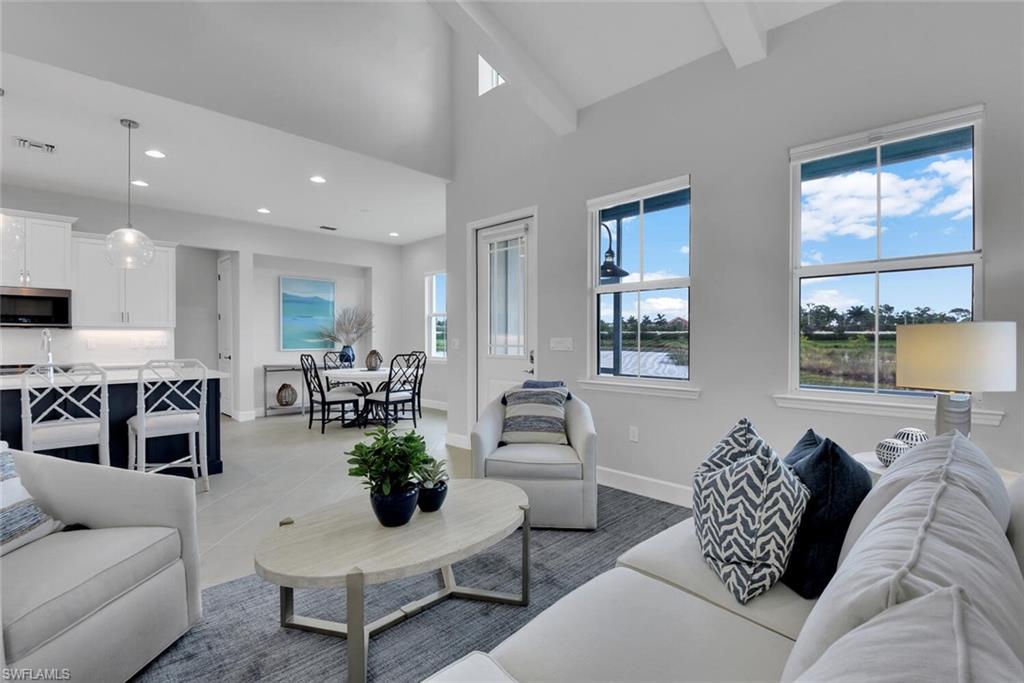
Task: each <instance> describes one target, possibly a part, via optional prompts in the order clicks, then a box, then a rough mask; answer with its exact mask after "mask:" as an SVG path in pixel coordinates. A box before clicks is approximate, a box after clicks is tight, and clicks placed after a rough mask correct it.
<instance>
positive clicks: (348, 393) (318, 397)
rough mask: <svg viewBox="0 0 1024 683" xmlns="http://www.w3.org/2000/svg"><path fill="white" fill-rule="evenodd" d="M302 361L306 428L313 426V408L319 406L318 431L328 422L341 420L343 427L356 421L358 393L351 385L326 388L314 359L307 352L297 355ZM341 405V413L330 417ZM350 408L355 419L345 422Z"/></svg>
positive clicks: (323, 428) (321, 430) (324, 427)
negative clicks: (306, 401) (307, 401)
mask: <svg viewBox="0 0 1024 683" xmlns="http://www.w3.org/2000/svg"><path fill="white" fill-rule="evenodd" d="M299 361H300V362H301V363H302V379H303V381H304V383H305V385H306V394H307V395H308V396H309V425H308V426H307V427H306V429H312V428H313V412H314V409H315V408H316V407H317V406H319V407H320V433H321V434H323V433H324V431H325V430H326V429H327V423H328V422H341V425H342V426H343V427H348V426H351V425H352V424H354V423H355V422H356V421H358V418H359V394H358V393H357V392H356V390H355V389H353V388H351V387H339V388H335V389H330V390H327V389H325V388H324V384H323V382H322V381H321V379H320V371H319V370H318V369H317V366H316V360H315V359H314V358H313V356H311V355H310V354H308V353H304V354H302V355H301V356H300V357H299ZM336 406H340V407H341V415H339V416H336V417H331V412H332V410H333V409H334V408H335V407H336ZM349 408H351V409H352V412H353V413H354V417H355V420H353V421H350V422H347V423H346V422H345V416H346V413H347V410H348V409H349Z"/></svg>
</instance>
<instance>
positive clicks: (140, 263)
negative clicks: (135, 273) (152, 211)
mask: <svg viewBox="0 0 1024 683" xmlns="http://www.w3.org/2000/svg"><path fill="white" fill-rule="evenodd" d="M121 125H122V126H124V127H125V128H127V129H128V222H127V223H126V224H125V226H124V227H123V228H119V229H117V230H114V231H113V232H112V233H110V234H109V235H107V251H106V255H107V263H109V264H110V265H112V266H114V267H116V268H128V269H134V268H145V267H147V266H148V265H149V264H150V263H152V262H153V255H154V254H155V252H154V250H153V240H151V239H149V238H148V237H146V234H145V233H143V232H142V231H140V230H136V229H135V228H133V227H132V130H134V129H136V128H138V127H139V123H138V121H132V120H131V119H121Z"/></svg>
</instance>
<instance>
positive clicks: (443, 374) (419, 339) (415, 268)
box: [402, 235, 451, 407]
mask: <svg viewBox="0 0 1024 683" xmlns="http://www.w3.org/2000/svg"><path fill="white" fill-rule="evenodd" d="M443 270H445V236H444V235H438V236H437V237H431V238H430V239H426V240H421V241H419V242H413V243H412V244H406V245H405V246H403V247H402V278H403V285H402V291H403V292H404V293H405V299H404V301H403V306H404V310H405V320H404V323H405V324H404V326H403V328H402V339H403V340H404V342H405V348H406V349H409V350H412V349H420V350H425V349H424V347H425V346H426V341H427V339H426V334H427V333H426V329H427V325H426V321H427V318H426V304H427V291H426V275H427V273H436V272H438V271H443ZM448 287H449V291H450V290H451V284H450V283H449V285H448ZM423 400H424V401H426V402H427V404H430V403H433V404H434V405H435V406H437V407H441V405H446V404H447V402H448V364H447V362H446V361H437V360H430V361H428V367H427V374H426V375H425V376H424V381H423Z"/></svg>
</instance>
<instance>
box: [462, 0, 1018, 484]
mask: <svg viewBox="0 0 1024 683" xmlns="http://www.w3.org/2000/svg"><path fill="white" fill-rule="evenodd" d="M1022 29H1024V6H1022V5H1021V4H1016V3H1015V4H1009V3H1007V4H986V5H982V4H970V5H967V4H940V3H927V4H925V3H913V4H888V3H886V4H883V3H841V4H839V5H836V6H833V7H829V8H827V9H824V10H822V11H820V12H818V13H816V14H813V15H810V16H809V17H806V18H804V19H802V20H799V21H797V22H795V23H792V24H789V25H786V26H784V27H782V28H780V29H777V30H775V31H773V32H771V33H770V35H769V57H768V59H767V60H766V61H762V62H758V63H755V64H753V65H750V66H747V67H745V68H743V69H736V68H735V67H734V66H733V64H732V62H731V60H730V58H729V56H728V55H727V54H726V53H724V52H720V53H717V54H714V55H711V56H709V57H707V58H705V59H702V60H700V61H699V62H696V63H694V64H692V65H689V66H687V67H684V68H681V69H678V70H676V71H673V72H670V73H668V74H665V75H664V76H661V77H659V78H656V79H654V80H652V81H649V82H647V83H644V84H642V85H640V86H638V87H636V88H633V89H632V90H630V91H627V92H625V93H622V94H620V95H617V96H615V97H612V98H609V99H607V100H604V101H602V102H599V103H597V104H595V105H593V106H591V107H589V108H586V109H584V110H582V111H581V112H580V116H579V122H580V123H579V129H578V130H577V131H576V132H575V133H573V134H570V135H567V136H564V137H556V136H555V135H553V134H552V133H551V132H550V131H549V129H548V128H547V127H546V126H545V125H544V124H543V123H542V122H541V121H540V120H539V119H537V118H536V117H535V116H534V115H533V114H532V113H531V111H530V110H529V109H527V107H526V106H525V105H524V104H523V103H522V102H521V101H519V100H518V99H517V97H516V96H515V94H514V93H512V92H511V91H509V90H508V89H507V88H497V89H496V90H494V91H493V92H491V93H489V94H488V95H486V96H484V97H477V96H476V80H475V79H476V76H475V69H476V53H475V51H474V50H473V49H472V48H471V47H470V46H469V45H467V44H466V43H465V42H464V41H460V42H459V43H458V44H457V46H456V53H455V69H456V72H455V76H454V82H455V88H456V91H455V112H456V122H455V131H456V157H455V159H456V162H455V167H456V175H455V179H454V182H452V183H451V184H450V185H449V187H448V193H447V230H448V241H447V251H448V259H447V261H448V273H449V281H450V282H452V286H451V287H450V291H451V293H450V296H449V325H450V329H451V336H452V337H453V339H454V338H458V339H460V340H465V339H466V338H467V335H469V334H470V331H468V330H467V315H466V299H465V291H464V290H465V285H464V284H463V285H462V286H460V285H458V284H456V283H465V279H466V271H467V255H466V250H467V246H466V245H467V240H466V230H467V228H466V224H467V223H468V222H470V221H474V220H479V219H484V218H487V217H490V216H494V215H497V214H500V213H503V212H507V211H511V210H515V209H519V208H522V207H528V206H532V205H537V206H538V214H539V226H538V234H539V243H538V244H539V260H540V263H539V271H540V276H539V277H540V280H539V290H540V302H539V340H538V341H539V343H538V346H539V348H538V367H539V369H540V372H541V373H542V374H543V375H545V376H549V377H552V376H558V377H564V378H565V379H567V380H569V381H570V382H572V383H573V387H572V388H573V392H574V393H578V394H579V395H580V396H582V397H583V398H584V399H585V400H587V401H588V402H590V404H591V405H592V407H593V409H594V416H595V421H596V424H597V428H598V432H599V434H600V464H601V465H602V466H604V467H610V468H614V469H617V470H622V471H626V472H629V473H633V474H638V475H644V476H647V477H653V478H656V479H660V480H664V481H668V482H673V483H677V484H689V482H690V477H691V474H692V472H693V470H694V468H695V467H696V465H697V464H698V462H699V461H700V459H701V458H702V457H703V456H704V455H705V454H706V452H707V451H708V449H709V448H710V447H711V446H712V445H713V444H714V442H715V441H716V440H717V439H718V438H720V437H721V436H722V434H724V433H725V431H726V430H727V429H728V428H729V427H730V425H731V424H732V423H733V422H734V421H735V420H736V419H737V418H739V417H741V416H744V415H747V416H749V417H750V418H751V419H752V420H753V421H754V423H755V424H756V425H757V427H758V428H759V430H760V431H761V432H762V433H763V434H764V436H765V437H766V438H767V439H768V440H769V442H770V443H772V444H774V445H775V447H776V448H777V449H779V450H782V451H786V450H788V448H789V447H790V446H791V445H792V444H793V442H794V441H795V440H796V439H797V438H798V437H799V435H800V433H801V431H802V430H804V429H806V428H807V427H809V426H814V427H816V428H818V429H821V430H822V431H823V432H825V433H826V434H829V435H830V436H833V437H834V438H835V439H836V440H837V441H838V442H839V443H840V444H842V445H843V446H845V447H846V448H847V449H848V450H851V451H853V450H867V449H871V448H873V446H874V444H875V443H876V442H877V441H878V440H879V439H881V438H883V437H886V436H890V435H891V434H892V433H893V432H894V431H895V430H896V429H897V428H898V427H900V426H903V423H910V424H913V425H915V426H920V427H924V428H928V429H931V424H930V423H929V422H927V421H925V420H918V421H916V422H915V421H913V420H906V419H896V418H885V417H871V416H866V415H852V414H851V415H847V414H836V413H826V412H819V411H806V410H796V409H784V408H780V407H778V406H777V405H776V404H775V402H774V400H773V399H772V395H773V394H777V393H784V392H786V391H787V390H788V376H787V372H788V368H787V366H788V344H789V318H790V294H789V291H790V257H789V244H790V223H789V205H788V201H789V165H788V150H789V148H790V147H793V146H796V145H800V144H806V143H813V142H817V141H822V140H826V139H829V138H833V137H836V136H840V135H844V134H848V133H855V132H859V131H863V130H868V129H871V128H874V127H877V126H882V125H885V124H891V123H898V122H901V121H906V120H910V119H914V118H917V117H921V116H926V115H929V114H934V113H939V112H943V111H947V110H951V109H955V108H959V107H964V106H967V105H972V104H977V103H984V104H985V105H986V107H987V114H986V123H985V130H984V139H983V140H982V141H981V143H982V145H983V147H984V155H983V161H982V163H981V168H980V173H981V176H982V177H983V180H984V187H983V191H982V195H981V202H982V203H983V207H984V222H985V224H984V226H983V230H984V239H985V260H986V263H985V278H984V283H983V286H984V288H985V289H984V294H985V311H984V315H985V317H986V318H988V319H992V320H1016V321H1018V323H1020V322H1021V321H1022V319H1024V297H1022V296H1021V294H1022V292H1024V267H1022V264H1024V230H1022V208H1024V207H1022V203H1021V194H1020V188H1021V183H1022V179H1024V133H1022V121H1024V101H1022V85H1024V73H1022V65H1024V59H1022V58H1024V55H1022V40H1021V35H1022ZM686 173H689V174H691V175H692V187H693V205H692V242H691V248H692V266H691V272H692V276H693V289H692V291H691V294H690V305H691V315H692V320H693V329H692V341H691V344H692V357H693V384H695V385H697V386H700V387H701V388H702V389H703V393H702V395H701V396H700V398H699V399H698V400H684V399H676V398H655V397H646V396H635V395H624V394H618V393H611V392H607V391H595V390H589V389H584V388H582V387H580V386H579V385H578V384H575V381H576V380H579V379H582V378H584V377H586V375H587V367H586V358H587V353H586V345H587V307H588V306H591V305H593V304H592V302H591V301H590V299H589V297H588V294H587V290H586V287H585V283H586V277H587V276H586V273H587V262H586V259H587V253H586V244H587V214H586V201H587V199H589V198H593V197H598V196H601V195H604V194H607V193H611V192H615V191H619V190H624V189H628V188H632V187H637V186H640V185H644V184H647V183H651V182H655V181H659V180H664V179H667V178H672V177H675V176H679V175H682V174H686ZM550 337H573V338H574V339H575V340H576V345H575V348H576V350H575V351H574V352H572V353H564V352H560V353H552V352H550V351H548V350H547V347H548V342H547V340H548V339H549V338H550ZM466 348H467V345H466V344H465V343H462V344H461V348H460V350H452V351H451V352H450V357H449V361H448V372H449V378H448V379H449V385H450V388H451V391H450V392H449V397H448V404H449V430H450V431H451V432H454V433H456V434H468V432H469V430H470V427H471V424H472V422H473V416H472V414H471V413H472V411H473V408H472V407H471V406H472V403H471V401H469V400H467V399H468V397H469V395H470V394H469V390H468V386H467V377H468V371H469V368H470V367H471V364H472V362H473V360H472V359H471V358H470V357H468V354H467V353H466ZM984 405H985V408H988V409H998V410H1003V411H1005V412H1006V416H1005V418H1004V419H1003V422H1002V425H1001V426H999V427H985V426H979V427H976V429H975V434H974V436H975V438H976V440H977V441H978V442H979V443H980V444H981V445H982V447H983V448H985V449H986V450H987V451H988V452H989V454H990V456H991V457H992V458H993V460H995V461H996V462H997V463H998V464H1001V465H1003V466H1006V467H1010V468H1013V469H1017V470H1021V469H1024V452H1022V449H1021V446H1020V444H1021V442H1022V439H1024V433H1022V400H1021V393H1020V392H1017V393H1005V394H990V395H986V396H985V397H984ZM627 425H636V426H638V427H639V430H640V442H639V443H630V442H629V441H628V440H627V438H626V437H627Z"/></svg>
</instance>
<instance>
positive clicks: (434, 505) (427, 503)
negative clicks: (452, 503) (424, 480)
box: [416, 481, 448, 512]
mask: <svg viewBox="0 0 1024 683" xmlns="http://www.w3.org/2000/svg"><path fill="white" fill-rule="evenodd" d="M447 495H448V482H446V481H442V482H441V483H439V484H436V485H435V486H434V488H430V489H428V488H425V487H424V486H423V485H422V484H420V498H419V500H418V501H417V502H416V504H417V505H419V506H420V510H423V512H437V511H438V510H440V509H441V506H442V505H444V499H445V496H447Z"/></svg>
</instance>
